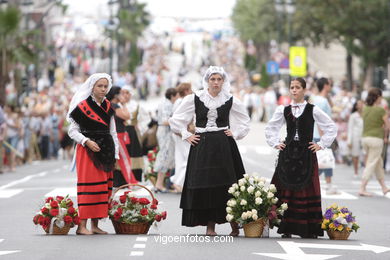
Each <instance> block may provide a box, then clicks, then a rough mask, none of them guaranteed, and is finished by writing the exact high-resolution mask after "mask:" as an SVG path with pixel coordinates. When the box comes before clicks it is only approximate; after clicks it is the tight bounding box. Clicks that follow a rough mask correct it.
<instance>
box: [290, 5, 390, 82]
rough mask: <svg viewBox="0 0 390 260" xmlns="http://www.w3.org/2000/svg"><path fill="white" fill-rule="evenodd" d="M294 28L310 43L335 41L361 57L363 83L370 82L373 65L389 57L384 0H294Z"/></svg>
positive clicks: (389, 21)
mask: <svg viewBox="0 0 390 260" xmlns="http://www.w3.org/2000/svg"><path fill="white" fill-rule="evenodd" d="M295 3H296V12H295V14H294V30H299V31H300V33H301V34H300V35H301V37H302V38H306V39H310V40H311V41H312V42H313V43H315V44H316V43H320V42H322V43H325V44H327V43H329V42H331V41H333V40H338V41H339V42H341V43H342V44H343V46H344V47H345V48H346V49H347V52H348V53H349V54H354V55H356V56H358V57H360V58H361V60H362V62H363V68H364V72H365V73H364V85H365V86H366V87H368V86H370V85H371V82H372V75H373V70H374V67H375V66H386V64H387V63H388V60H389V58H390V47H389V46H390V2H389V1H388V0H370V1H366V0H322V1H316V0H296V1H295Z"/></svg>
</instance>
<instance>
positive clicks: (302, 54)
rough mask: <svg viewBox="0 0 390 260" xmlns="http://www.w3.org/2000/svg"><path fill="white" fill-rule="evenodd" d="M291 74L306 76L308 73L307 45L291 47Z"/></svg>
mask: <svg viewBox="0 0 390 260" xmlns="http://www.w3.org/2000/svg"><path fill="white" fill-rule="evenodd" d="M290 75H291V76H293V77H305V76H306V75H307V66H306V48H305V47H299V46H292V47H290Z"/></svg>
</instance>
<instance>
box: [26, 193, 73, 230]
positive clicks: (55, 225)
mask: <svg viewBox="0 0 390 260" xmlns="http://www.w3.org/2000/svg"><path fill="white" fill-rule="evenodd" d="M33 222H34V224H35V225H41V226H42V228H43V229H44V230H45V232H46V233H47V234H52V235H66V234H68V232H69V230H70V228H72V227H74V226H75V225H78V224H79V223H80V219H79V215H78V211H77V208H74V207H73V201H72V200H71V199H70V198H69V195H67V196H66V197H63V196H56V197H55V198H54V197H48V198H45V204H44V205H43V206H42V207H41V209H40V210H39V212H37V213H36V214H35V216H34V218H33Z"/></svg>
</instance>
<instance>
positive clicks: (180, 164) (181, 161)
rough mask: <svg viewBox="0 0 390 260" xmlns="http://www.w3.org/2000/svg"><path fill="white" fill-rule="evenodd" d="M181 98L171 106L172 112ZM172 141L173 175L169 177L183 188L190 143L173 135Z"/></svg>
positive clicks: (178, 104)
mask: <svg viewBox="0 0 390 260" xmlns="http://www.w3.org/2000/svg"><path fill="white" fill-rule="evenodd" d="M182 101H183V98H178V99H177V100H176V101H175V103H174V104H173V112H174V113H175V111H176V110H177V108H178V107H179V106H180V104H181V102H182ZM172 137H173V141H174V143H175V174H174V175H173V176H171V178H170V180H171V182H172V183H174V184H176V185H179V186H181V187H183V184H184V179H185V176H186V169H187V161H188V154H189V153H190V146H191V145H190V143H189V142H187V141H186V140H182V139H181V136H180V135H177V134H173V135H172Z"/></svg>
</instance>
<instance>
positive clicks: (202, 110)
mask: <svg viewBox="0 0 390 260" xmlns="http://www.w3.org/2000/svg"><path fill="white" fill-rule="evenodd" d="M232 105H233V97H231V98H230V99H229V100H228V101H226V102H225V104H223V105H222V106H220V107H218V108H217V114H218V117H217V119H216V120H215V122H216V124H217V126H218V127H226V126H229V113H230V109H231V108H232ZM208 112H209V109H208V108H207V107H206V106H205V105H204V103H203V102H202V101H201V100H200V99H199V97H198V96H197V95H195V114H196V124H195V125H196V127H202V128H205V127H206V125H207V113H208Z"/></svg>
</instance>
